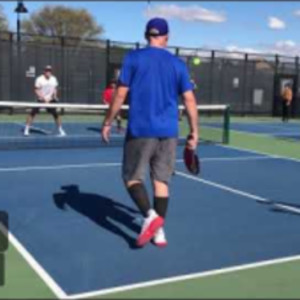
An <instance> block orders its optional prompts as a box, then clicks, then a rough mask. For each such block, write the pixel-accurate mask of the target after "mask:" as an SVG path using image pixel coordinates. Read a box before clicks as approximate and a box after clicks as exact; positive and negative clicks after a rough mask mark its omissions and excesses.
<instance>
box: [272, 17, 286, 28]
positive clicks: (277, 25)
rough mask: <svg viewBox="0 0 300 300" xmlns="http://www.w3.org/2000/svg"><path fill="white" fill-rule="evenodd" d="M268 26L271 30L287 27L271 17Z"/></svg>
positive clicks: (282, 22)
mask: <svg viewBox="0 0 300 300" xmlns="http://www.w3.org/2000/svg"><path fill="white" fill-rule="evenodd" d="M268 26H269V28H271V29H276V30H278V29H284V28H285V27H286V25H285V22H284V21H282V20H280V19H278V18H276V17H269V21H268Z"/></svg>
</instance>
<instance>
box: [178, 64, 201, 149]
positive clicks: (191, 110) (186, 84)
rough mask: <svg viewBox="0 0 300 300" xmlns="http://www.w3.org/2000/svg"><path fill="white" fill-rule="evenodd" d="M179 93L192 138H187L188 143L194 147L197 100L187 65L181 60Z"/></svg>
mask: <svg viewBox="0 0 300 300" xmlns="http://www.w3.org/2000/svg"><path fill="white" fill-rule="evenodd" d="M178 84H179V94H181V96H182V100H183V104H184V106H185V109H186V112H187V117H188V122H189V127H190V133H189V135H190V136H191V137H192V139H189V141H188V143H189V145H190V147H191V148H193V149H195V148H196V147H197V144H198V140H199V129H198V127H199V125H198V110H197V100H196V97H195V94H194V92H193V89H194V85H193V84H192V82H191V80H190V76H189V73H188V69H187V66H186V65H185V64H184V63H183V62H181V65H180V77H179V83H178Z"/></svg>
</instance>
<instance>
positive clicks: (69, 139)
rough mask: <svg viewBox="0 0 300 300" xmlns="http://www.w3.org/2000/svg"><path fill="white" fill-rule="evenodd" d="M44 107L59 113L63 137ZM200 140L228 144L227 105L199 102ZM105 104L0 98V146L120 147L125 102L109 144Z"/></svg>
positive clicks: (182, 135) (183, 120)
mask: <svg viewBox="0 0 300 300" xmlns="http://www.w3.org/2000/svg"><path fill="white" fill-rule="evenodd" d="M34 108H39V110H40V112H39V114H37V115H36V117H35V119H34V122H33V124H32V126H31V127H30V131H29V136H25V135H24V129H25V121H26V118H27V116H28V114H29V113H30V112H31V111H32V109H34ZM47 108H52V109H56V111H57V112H58V114H59V115H60V116H61V119H62V125H63V129H64V131H65V132H66V136H60V135H59V132H58V130H57V128H56V125H55V122H54V120H53V117H52V115H51V114H49V113H48V112H47ZM178 109H179V111H180V112H181V113H180V114H179V117H178V124H179V144H183V143H184V141H185V139H186V136H187V134H188V131H189V127H188V120H187V117H186V113H185V109H184V106H182V105H179V106H178ZM197 109H198V114H199V116H200V124H199V129H200V139H201V140H202V141H205V142H211V143H228V141H229V121H230V113H229V106H227V105H198V106H197ZM107 110H108V106H107V105H101V104H99V105H96V104H67V103H59V104H57V103H55V104H52V103H51V104H41V103H32V102H17V101H0V149H15V150H16V149H47V148H48V149H51V148H53V149H55V148H92V147H111V146H122V145H123V142H124V138H125V135H126V126H127V118H128V110H129V107H128V105H123V106H122V109H121V111H120V116H121V120H122V121H121V128H119V126H118V124H117V121H116V120H115V121H114V123H113V126H112V131H111V139H110V143H109V144H106V143H104V142H103V141H101V138H100V130H101V124H102V121H103V119H104V116H105V114H106V112H107Z"/></svg>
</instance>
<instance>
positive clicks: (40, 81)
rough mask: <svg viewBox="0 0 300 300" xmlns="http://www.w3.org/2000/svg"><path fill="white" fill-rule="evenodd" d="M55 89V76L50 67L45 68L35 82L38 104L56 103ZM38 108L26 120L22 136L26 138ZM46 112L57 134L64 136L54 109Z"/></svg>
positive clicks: (56, 82)
mask: <svg viewBox="0 0 300 300" xmlns="http://www.w3.org/2000/svg"><path fill="white" fill-rule="evenodd" d="M57 87H58V81H57V79H56V77H55V76H53V75H52V67H51V66H46V67H45V69H44V73H43V74H42V75H41V76H39V77H38V78H37V79H36V80H35V94H36V96H37V98H38V100H37V101H38V102H40V103H56V102H57ZM39 110H40V109H39V108H33V109H32V111H31V113H30V114H29V116H28V117H27V120H26V126H25V130H24V135H26V136H28V135H29V132H30V126H31V125H32V123H33V119H34V117H35V116H36V114H37V113H39ZM47 112H48V113H50V114H51V115H52V116H53V118H54V120H55V123H56V126H57V129H58V133H59V135H60V136H65V135H66V133H65V131H64V130H63V128H62V123H61V118H60V116H59V114H58V113H57V111H56V109H55V108H48V109H47Z"/></svg>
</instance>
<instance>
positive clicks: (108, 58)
mask: <svg viewBox="0 0 300 300" xmlns="http://www.w3.org/2000/svg"><path fill="white" fill-rule="evenodd" d="M109 64H110V40H106V82H105V86H107V85H108V82H109V79H110V78H109V74H110V72H109Z"/></svg>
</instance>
